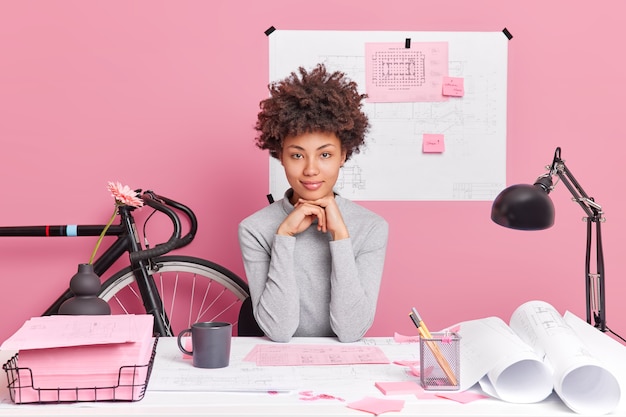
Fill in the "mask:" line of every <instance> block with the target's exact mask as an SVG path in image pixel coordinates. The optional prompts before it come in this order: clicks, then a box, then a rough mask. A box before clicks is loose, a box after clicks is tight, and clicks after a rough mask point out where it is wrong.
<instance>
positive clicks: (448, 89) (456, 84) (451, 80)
mask: <svg viewBox="0 0 626 417" xmlns="http://www.w3.org/2000/svg"><path fill="white" fill-rule="evenodd" d="M441 93H442V94H443V95H444V96H452V97H463V95H464V94H465V88H464V87H463V78H458V77H443V89H442V92H441Z"/></svg>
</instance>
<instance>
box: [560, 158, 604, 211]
mask: <svg viewBox="0 0 626 417" xmlns="http://www.w3.org/2000/svg"><path fill="white" fill-rule="evenodd" d="M560 151H561V148H556V152H555V154H554V160H553V161H552V166H551V168H550V173H551V174H552V175H557V176H558V177H559V178H560V179H561V181H562V182H563V184H565V187H567V189H568V190H569V192H570V193H571V194H572V197H573V198H572V200H574V201H575V202H576V203H578V205H579V206H580V207H581V208H582V209H583V211H584V212H585V214H586V215H587V217H588V218H589V219H590V220H592V221H600V220H603V218H602V215H603V214H604V213H603V211H602V206H600V205H599V204H598V203H596V202H595V200H594V199H593V198H592V197H589V196H588V195H587V193H586V192H585V190H583V187H582V186H581V185H580V183H579V182H578V181H577V180H576V178H574V175H573V174H572V172H571V171H570V170H569V169H568V168H567V165H565V161H563V160H562V159H561V152H560Z"/></svg>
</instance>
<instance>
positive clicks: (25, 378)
mask: <svg viewBox="0 0 626 417" xmlns="http://www.w3.org/2000/svg"><path fill="white" fill-rule="evenodd" d="M158 341H159V338H158V336H157V337H155V338H154V339H153V343H152V353H151V355H150V360H149V361H148V363H147V364H144V365H123V366H120V368H119V371H118V372H117V375H115V372H112V373H111V374H110V375H108V379H113V380H114V382H110V383H108V384H107V383H102V384H101V383H95V384H94V386H88V383H93V382H94V381H96V380H98V381H103V380H106V379H103V378H99V377H98V376H97V375H96V376H94V375H88V376H89V378H90V381H89V382H84V381H83V383H82V384H80V385H78V386H76V387H73V388H70V387H65V386H63V387H56V388H52V387H46V386H45V385H44V384H42V383H41V381H42V380H45V378H44V376H42V375H39V376H38V375H34V374H33V371H32V369H30V368H25V367H21V368H20V367H19V366H18V360H17V359H18V356H19V353H17V354H15V355H14V356H13V357H12V358H11V359H9V360H8V361H7V362H6V363H5V364H3V365H2V368H3V369H4V370H5V372H6V375H7V381H8V385H7V387H8V389H9V394H10V396H11V401H13V402H14V403H15V404H26V403H40V404H44V403H45V404H49V403H69V402H94V401H102V402H104V401H125V402H131V401H139V400H141V399H142V398H143V397H144V395H145V393H146V389H147V387H148V381H149V380H150V374H151V373H152V366H153V365H154V358H155V356H156V348H157V343H158ZM57 385H58V382H57Z"/></svg>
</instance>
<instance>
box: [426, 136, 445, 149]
mask: <svg viewBox="0 0 626 417" xmlns="http://www.w3.org/2000/svg"><path fill="white" fill-rule="evenodd" d="M444 149H445V144H444V141H443V135H442V134H440V133H424V136H423V138H422V152H423V153H443V151H444Z"/></svg>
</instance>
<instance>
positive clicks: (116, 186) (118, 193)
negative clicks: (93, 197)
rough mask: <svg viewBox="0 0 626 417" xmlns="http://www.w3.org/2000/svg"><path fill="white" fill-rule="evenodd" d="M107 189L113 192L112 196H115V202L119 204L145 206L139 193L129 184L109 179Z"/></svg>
mask: <svg viewBox="0 0 626 417" xmlns="http://www.w3.org/2000/svg"><path fill="white" fill-rule="evenodd" d="M107 189H108V190H109V191H110V192H111V196H112V197H113V198H115V202H116V204H118V205H125V206H131V207H141V206H143V201H142V200H141V199H140V198H139V197H138V196H137V193H136V192H135V191H134V190H131V188H130V187H129V186H128V185H122V184H121V183H120V182H119V181H118V182H115V183H113V182H111V181H109V185H108V186H107Z"/></svg>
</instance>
